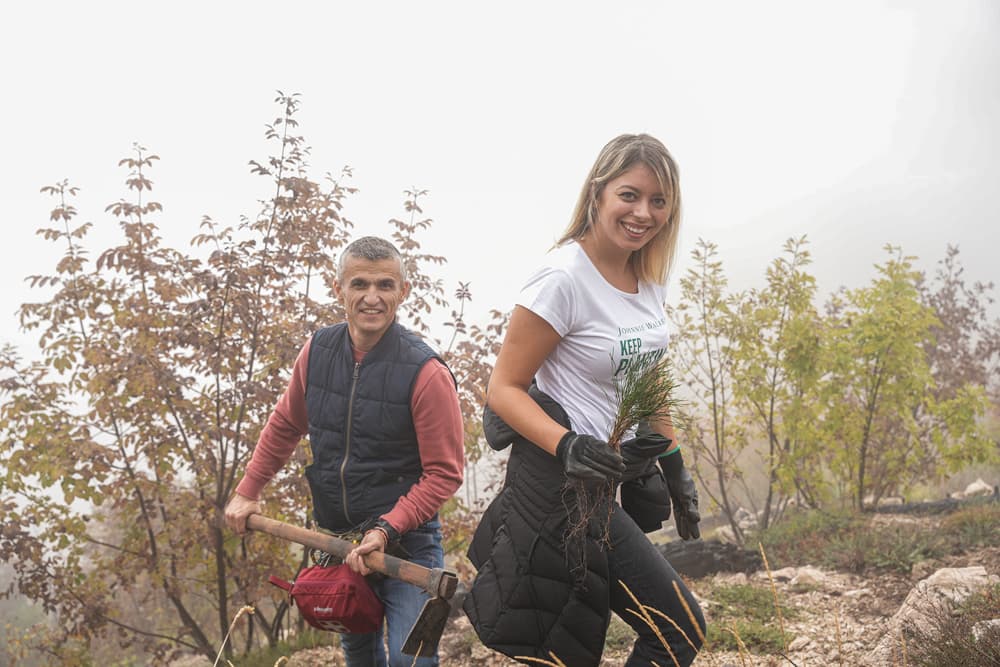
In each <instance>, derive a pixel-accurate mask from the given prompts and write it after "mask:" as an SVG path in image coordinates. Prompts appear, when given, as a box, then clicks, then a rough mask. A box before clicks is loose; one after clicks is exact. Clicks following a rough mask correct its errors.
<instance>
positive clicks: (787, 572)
mask: <svg viewBox="0 0 1000 667" xmlns="http://www.w3.org/2000/svg"><path fill="white" fill-rule="evenodd" d="M798 573H799V570H798V568H795V567H783V568H781V569H780V570H771V578H773V579H774V580H775V581H791V580H792V579H794V578H795V575H797V574H798ZM764 578H765V579H766V578H767V572H765V573H764Z"/></svg>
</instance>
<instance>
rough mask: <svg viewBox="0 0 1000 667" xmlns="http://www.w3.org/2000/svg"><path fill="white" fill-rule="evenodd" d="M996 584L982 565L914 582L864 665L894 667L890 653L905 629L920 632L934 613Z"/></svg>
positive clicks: (997, 579)
mask: <svg viewBox="0 0 1000 667" xmlns="http://www.w3.org/2000/svg"><path fill="white" fill-rule="evenodd" d="M998 582H1000V577H997V576H995V575H989V574H987V573H986V568H984V567H982V566H975V567H964V568H942V569H940V570H938V571H937V572H935V573H934V574H932V575H931V576H929V577H927V578H926V579H923V580H922V581H919V582H917V584H916V586H914V587H913V589H911V590H910V592H909V594H907V596H906V599H905V600H904V601H903V604H902V606H901V607H900V608H899V610H898V611H897V612H896V613H895V614H894V615H893V616H892V618H890V619H889V623H888V627H887V628H886V631H885V634H884V635H883V637H882V639H881V641H879V643H878V644H876V646H875V648H874V649H872V650H871V651H870V652H869V653H868V655H866V656H865V658H864V663H863V664H865V665H871V666H872V667H875V666H879V667H881V666H882V665H891V664H893V662H892V660H893V654H894V651H896V652H898V650H899V648H898V646H897V644H898V643H899V641H900V640H899V637H900V636H901V633H902V632H903V629H904V628H907V629H909V628H918V629H921V630H923V629H925V628H927V627H928V625H929V624H930V623H931V621H932V619H933V614H934V613H935V612H940V610H941V609H954V608H955V607H957V606H958V605H959V604H961V603H962V602H963V601H964V600H965V599H967V598H968V597H969V596H970V595H972V594H973V593H975V592H977V591H979V590H982V589H983V588H985V587H987V586H992V585H994V584H996V583H998Z"/></svg>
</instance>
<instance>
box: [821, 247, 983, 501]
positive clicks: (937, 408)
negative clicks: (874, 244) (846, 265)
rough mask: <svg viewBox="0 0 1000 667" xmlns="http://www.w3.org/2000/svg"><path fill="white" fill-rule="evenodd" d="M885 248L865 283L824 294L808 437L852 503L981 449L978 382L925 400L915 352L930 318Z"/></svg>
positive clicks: (924, 376)
mask: <svg viewBox="0 0 1000 667" xmlns="http://www.w3.org/2000/svg"><path fill="white" fill-rule="evenodd" d="M886 250H887V252H888V253H889V259H888V260H886V262H885V263H884V264H881V265H878V266H877V267H876V269H877V271H878V274H879V275H878V277H877V278H876V279H875V280H874V281H873V283H872V284H871V285H870V286H868V287H863V288H859V289H855V290H847V291H844V292H843V293H842V294H840V295H838V296H836V297H835V298H834V299H833V301H832V302H831V304H830V307H829V310H830V314H829V316H828V319H829V322H828V326H827V328H826V331H827V338H826V342H825V347H826V349H827V351H828V354H829V361H828V363H829V372H828V373H827V374H826V375H825V376H824V384H823V389H822V396H823V401H822V403H823V405H825V406H826V411H825V413H824V414H823V419H822V422H821V423H820V429H819V433H818V434H817V435H818V437H819V438H820V441H821V445H822V446H823V448H824V450H825V451H826V452H827V454H828V456H829V471H830V474H831V476H832V479H833V481H834V483H835V484H836V485H837V488H838V489H839V491H840V492H841V493H842V494H844V495H845V496H846V497H847V498H849V499H850V502H851V504H852V506H853V507H855V508H857V509H860V508H862V507H863V506H864V505H865V504H866V503H867V502H872V503H874V502H877V501H878V499H879V498H882V497H884V496H886V495H889V494H892V493H896V492H898V491H899V490H900V489H902V488H905V487H906V486H908V485H909V484H911V483H913V482H914V481H917V480H924V479H928V478H933V477H935V476H936V475H939V474H940V473H941V472H942V471H945V470H955V469H956V468H957V467H958V466H960V465H963V464H966V463H968V462H971V461H981V460H984V459H985V458H986V457H987V456H988V455H989V452H990V443H989V442H988V440H987V438H986V437H985V435H984V434H983V432H982V427H981V424H980V418H981V417H982V416H983V415H984V414H985V411H986V399H985V392H984V390H983V389H982V388H981V387H980V388H975V387H967V388H964V389H963V390H962V391H960V392H958V394H957V395H956V396H955V397H954V398H950V399H946V400H942V401H938V400H936V399H935V396H934V388H935V381H934V377H933V375H932V372H931V367H930V364H929V363H928V360H927V356H926V354H925V352H924V350H925V346H926V345H927V343H928V341H930V340H931V335H932V327H934V326H935V325H937V324H938V321H937V319H936V318H935V316H934V313H933V311H932V310H931V309H930V308H929V307H928V306H925V305H923V304H922V303H921V301H920V295H919V291H918V284H919V281H920V274H919V273H918V272H916V271H915V270H914V269H913V266H912V262H913V259H914V258H912V257H907V256H904V255H903V254H902V252H901V251H900V250H899V249H898V248H893V247H890V246H887V248H886ZM869 499H870V500H869Z"/></svg>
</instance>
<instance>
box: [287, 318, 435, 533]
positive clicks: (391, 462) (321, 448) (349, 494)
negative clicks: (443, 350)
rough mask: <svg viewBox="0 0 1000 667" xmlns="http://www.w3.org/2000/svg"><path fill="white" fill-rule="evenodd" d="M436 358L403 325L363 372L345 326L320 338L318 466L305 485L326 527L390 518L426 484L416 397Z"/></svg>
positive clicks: (311, 389) (314, 411)
mask: <svg viewBox="0 0 1000 667" xmlns="http://www.w3.org/2000/svg"><path fill="white" fill-rule="evenodd" d="M432 358H438V357H437V354H436V353H435V352H434V351H433V350H432V349H431V348H430V347H428V346H427V344H425V343H424V342H423V341H422V340H420V339H419V338H418V337H417V336H415V335H414V334H413V333H412V332H410V331H407V330H406V329H404V328H403V327H401V326H399V324H398V323H393V324H392V326H390V327H389V329H388V331H386V333H385V335H384V336H382V339H381V340H380V341H379V342H378V344H377V345H376V346H375V347H374V348H373V349H372V350H371V351H370V352H368V353H367V354H366V355H365V358H364V359H363V360H362V361H361V363H360V364H355V363H354V355H353V352H352V347H351V341H350V337H349V335H348V331H347V324H346V323H341V324H335V325H333V326H330V327H326V328H323V329H320V330H319V331H317V332H316V333H315V334H314V335H313V338H312V343H311V345H310V348H309V370H308V374H307V378H306V411H307V414H308V416H309V443H310V447H311V448H312V455H313V462H312V464H311V465H309V466H308V467H307V468H306V478H307V479H308V480H309V488H310V490H311V492H312V499H313V514H314V515H315V517H316V522H317V523H318V524H319V525H320V526H321V527H323V528H326V529H329V530H338V531H339V530H346V529H349V528H353V527H355V526H357V525H358V524H359V523H361V522H363V521H365V520H366V519H368V518H371V517H377V516H380V515H382V514H385V513H386V512H388V511H389V510H390V509H392V507H393V505H395V504H396V501H397V500H398V499H399V498H400V496H403V495H405V494H406V493H407V491H409V490H410V487H411V486H413V485H414V484H415V483H416V482H417V480H418V479H420V475H421V472H422V469H421V466H420V451H419V449H418V446H417V436H416V433H415V432H414V429H413V417H412V415H411V414H410V394H411V393H412V390H413V384H414V381H415V380H416V378H417V374H418V373H419V372H420V369H421V368H422V367H423V365H424V364H425V363H427V362H428V361H429V360H430V359H432Z"/></svg>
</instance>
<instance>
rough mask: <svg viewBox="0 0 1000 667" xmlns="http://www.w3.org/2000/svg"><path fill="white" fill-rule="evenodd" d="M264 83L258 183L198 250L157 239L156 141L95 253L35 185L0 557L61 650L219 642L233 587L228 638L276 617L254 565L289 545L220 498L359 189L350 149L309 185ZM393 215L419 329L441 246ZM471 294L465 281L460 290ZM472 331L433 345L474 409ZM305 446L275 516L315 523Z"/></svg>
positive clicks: (303, 151) (482, 347)
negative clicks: (243, 533) (236, 629)
mask: <svg viewBox="0 0 1000 667" xmlns="http://www.w3.org/2000/svg"><path fill="white" fill-rule="evenodd" d="M276 102H277V103H278V104H279V105H280V108H281V115H280V116H279V117H278V118H277V119H275V121H274V122H273V123H271V124H269V125H268V126H267V129H266V134H265V136H266V138H267V140H268V141H269V142H271V143H272V144H273V145H274V147H275V150H274V152H273V154H272V155H270V156H269V157H268V158H266V159H265V160H262V161H251V163H250V165H251V168H252V172H253V173H254V174H257V175H259V176H260V177H262V178H266V179H267V180H268V181H269V182H270V183H271V185H272V186H273V195H272V196H271V198H270V199H268V200H266V201H263V202H261V206H260V210H259V213H258V214H257V215H256V216H254V217H252V218H244V219H242V220H241V221H240V223H239V224H237V225H235V226H221V225H219V224H217V223H216V222H215V221H213V220H212V219H210V218H208V217H206V218H204V220H203V221H202V225H201V232H200V233H199V234H198V235H197V236H195V238H194V239H193V242H192V245H193V248H194V249H195V250H196V251H197V252H198V253H200V256H193V255H189V254H186V253H182V252H180V251H178V250H175V249H172V248H169V247H167V246H165V245H164V243H163V240H162V238H161V236H160V233H159V227H158V224H157V222H156V220H157V219H158V217H159V216H160V215H161V214H162V207H161V206H160V204H159V203H157V202H155V201H152V200H151V199H150V194H151V191H152V187H153V182H152V180H151V179H150V173H151V170H152V169H153V167H154V165H155V162H156V160H157V159H158V157H157V156H156V155H152V154H150V152H149V151H147V150H146V149H145V148H143V147H142V146H138V145H136V146H134V150H133V152H132V154H131V155H130V156H129V157H126V158H125V159H123V160H122V161H121V162H120V165H121V166H123V167H125V168H126V169H127V170H128V172H129V173H128V177H127V179H126V185H127V189H128V193H129V194H128V197H127V198H123V199H121V200H120V201H118V202H114V203H112V204H111V205H109V206H108V208H107V211H108V212H109V213H110V214H111V215H112V216H113V217H114V218H116V219H117V221H118V225H119V227H120V229H121V232H122V240H121V242H120V244H118V245H116V246H114V247H112V248H109V249H107V250H104V251H103V252H100V253H99V255H98V257H97V260H96V261H95V262H91V260H90V255H89V253H88V251H87V248H86V247H85V245H84V242H85V240H86V237H87V233H88V231H89V230H90V228H91V223H84V224H77V223H76V215H77V212H76V210H75V208H74V207H73V203H72V197H73V196H74V195H75V194H76V192H77V190H76V188H75V187H74V186H72V185H70V184H69V183H68V182H66V181H63V182H60V183H57V184H55V185H53V186H50V187H47V188H44V189H43V192H45V193H46V194H48V195H50V196H52V197H54V198H55V199H56V206H55V208H54V209H53V211H52V214H51V216H50V217H51V221H52V223H53V225H52V226H51V227H49V228H46V229H43V230H41V231H40V233H41V234H43V235H44V236H45V237H46V238H47V239H49V240H52V241H54V242H59V243H61V244H63V247H64V254H63V257H62V259H61V260H60V261H59V262H58V264H57V265H56V267H55V270H54V272H53V273H51V274H49V275H39V276H33V277H31V279H30V280H31V282H32V284H34V285H36V286H39V287H45V288H48V289H50V290H52V294H51V297H50V298H49V299H48V300H46V301H42V302H39V303H31V304H25V305H24V306H22V308H21V311H20V317H21V323H22V326H23V327H25V328H26V329H28V330H31V331H36V332H38V335H39V345H40V351H41V358H40V359H39V360H36V361H26V360H24V359H23V358H22V357H21V356H20V355H19V354H18V353H17V351H16V350H14V349H13V348H11V347H9V346H7V347H5V348H3V350H2V351H0V391H2V392H3V394H4V399H5V400H4V403H3V405H2V407H0V433H2V438H3V442H4V444H5V446H4V448H3V449H2V451H0V466H2V469H3V471H4V474H3V477H2V478H0V511H2V512H3V513H4V527H3V530H2V531H0V558H2V559H3V560H5V561H9V562H11V563H12V564H13V566H14V568H15V572H16V577H17V585H18V588H19V589H20V592H21V594H22V595H25V596H26V597H28V598H30V599H32V600H34V601H37V602H38V603H40V604H41V605H43V607H44V609H45V611H46V612H48V613H49V614H52V615H55V616H57V617H58V619H59V623H57V624H55V625H54V626H53V627H52V628H51V629H49V630H48V631H45V630H41V632H47V633H48V634H43V635H42V636H41V638H40V639H39V643H40V644H42V645H44V646H46V647H47V650H49V651H51V652H52V654H53V655H54V656H55V657H57V658H58V659H59V660H61V661H62V662H63V663H64V664H81V661H82V660H83V656H85V655H86V653H87V647H88V646H89V645H90V644H92V643H94V642H99V641H107V640H110V639H114V641H117V642H118V643H120V644H121V645H122V646H123V647H132V648H133V650H136V651H142V652H143V653H144V654H145V655H148V656H149V657H150V660H151V661H154V662H156V661H163V660H165V659H166V658H167V657H168V656H169V655H171V654H172V653H174V652H176V651H178V650H190V651H195V652H199V653H201V654H203V655H205V656H207V657H209V658H214V657H215V653H216V651H217V648H218V646H219V645H220V643H221V637H222V636H223V635H225V633H226V631H227V629H228V627H229V624H230V621H231V618H232V616H233V612H234V611H235V609H236V608H238V607H239V606H241V605H243V604H246V603H254V604H255V605H256V613H255V614H253V615H252V616H251V617H250V618H251V619H252V623H250V624H249V625H248V627H247V629H246V631H245V632H244V634H243V642H242V646H243V650H249V649H250V648H251V647H252V646H253V645H255V644H258V643H260V642H261V641H266V642H268V643H270V644H274V643H275V642H276V641H277V639H278V636H279V634H280V633H281V631H282V628H283V627H284V625H285V624H286V623H287V621H288V608H287V604H286V603H285V602H284V601H283V600H282V596H280V595H276V594H274V593H272V592H271V591H270V590H267V586H266V584H264V583H263V582H265V581H266V578H267V574H268V573H270V572H275V571H279V572H280V571H288V570H294V568H295V567H296V562H297V561H300V560H301V556H298V555H296V553H295V552H294V551H293V550H292V549H290V548H289V546H288V545H283V544H279V543H277V541H276V540H270V539H261V538H256V537H245V538H238V537H235V536H233V535H231V534H228V533H225V532H223V531H222V530H221V528H220V525H219V523H218V521H217V512H218V511H219V510H220V509H221V508H222V507H223V506H224V505H225V503H226V501H227V499H228V498H229V497H230V496H231V494H232V492H233V489H234V488H235V485H236V483H237V481H238V480H239V478H240V476H241V474H242V471H243V467H244V466H245V464H246V462H247V460H248V459H249V457H250V455H251V453H252V451H253V447H254V445H255V443H256V440H257V436H258V434H259V431H260V428H261V426H262V425H263V424H264V422H265V420H266V419H267V417H268V415H269V413H270V410H271V409H272V407H273V406H274V404H275V402H276V400H277V397H278V396H279V395H280V393H281V392H282V391H283V390H284V388H285V384H286V383H287V377H288V373H289V370H290V368H291V366H292V363H293V361H294V358H295V356H296V354H297V351H298V349H299V347H300V346H301V344H302V343H303V341H304V340H306V339H307V336H309V335H310V333H311V332H312V331H314V330H315V329H316V328H318V327H319V326H322V325H325V324H329V323H333V322H337V321H339V320H341V319H342V313H341V312H340V309H339V306H338V305H337V303H336V301H335V300H334V299H333V298H332V295H331V293H330V289H329V288H330V286H331V284H332V281H333V278H334V270H335V265H334V258H335V256H336V252H337V250H338V249H339V248H341V247H342V246H343V245H344V244H345V243H346V242H347V241H348V240H349V238H350V229H351V226H352V225H351V222H350V221H349V220H348V219H346V218H345V217H343V215H342V209H343V205H344V202H345V200H346V198H347V197H348V195H350V194H351V193H352V192H354V188H352V187H350V186H349V185H348V182H349V179H350V177H351V175H352V174H351V170H350V169H349V168H345V169H344V170H342V171H341V173H340V174H339V175H338V176H337V177H336V178H334V177H331V176H329V175H327V177H326V178H325V179H324V181H323V182H322V183H320V182H316V181H313V180H311V179H310V178H309V177H308V175H307V173H308V164H307V162H306V159H307V157H308V153H309V149H308V147H307V146H306V145H305V142H304V139H303V138H302V137H301V136H300V135H298V134H297V131H298V130H297V127H298V125H297V120H296V118H295V114H296V112H297V110H298V107H299V100H298V96H297V95H284V94H282V93H280V92H279V95H278V98H277V100H276ZM421 194H423V192H422V191H416V190H412V191H408V193H407V199H406V200H405V202H404V207H405V208H406V210H407V211H409V212H411V213H413V214H415V213H417V212H419V206H417V198H418V196H419V195H421ZM391 224H392V225H394V228H395V232H394V233H393V237H394V240H395V241H396V242H397V244H399V246H400V248H401V250H402V251H403V252H404V253H405V255H406V261H407V262H408V264H409V270H410V277H411V279H412V281H413V283H414V286H415V290H414V293H415V299H414V300H413V301H411V302H410V303H409V304H408V305H407V310H406V311H405V312H404V313H403V316H404V317H407V316H408V317H409V318H410V320H412V321H413V323H414V324H413V325H412V326H415V327H417V328H418V329H423V330H426V328H427V326H428V324H427V322H426V318H428V317H429V316H430V315H432V314H435V313H437V312H438V311H440V310H442V309H444V308H446V307H447V302H446V300H445V299H443V298H442V297H441V294H442V291H441V290H442V287H441V282H440V281H439V280H435V279H433V278H432V277H431V276H430V275H429V273H428V272H427V267H428V265H433V264H440V263H442V262H443V261H444V258H441V257H436V256H433V255H429V254H425V253H422V252H421V251H420V244H419V242H418V241H417V240H416V236H417V233H418V232H419V231H421V230H423V229H424V228H426V227H427V226H429V224H430V220H427V219H423V220H419V221H418V220H415V218H413V217H411V222H410V223H402V222H400V221H392V223H391ZM468 298H470V296H469V295H468V290H467V289H466V290H465V292H464V293H463V295H462V296H460V297H459V300H460V301H462V300H467V299H468ZM469 330H470V331H471V332H472V334H471V335H468V334H467V333H465V332H464V331H463V332H461V333H459V335H458V336H457V337H456V338H455V339H453V341H452V342H453V344H454V348H455V349H454V350H453V351H451V353H450V354H449V357H448V361H449V363H450V364H452V366H453V368H458V369H460V372H459V373H458V374H459V375H460V376H461V378H462V379H463V380H465V382H464V383H463V392H464V394H463V409H464V410H465V411H466V417H467V418H471V416H472V415H476V416H478V409H479V408H478V406H475V405H473V402H474V398H475V396H477V395H478V394H477V392H480V391H481V390H480V389H479V383H480V382H481V381H482V378H484V377H487V376H488V372H489V371H488V367H486V368H483V367H482V365H483V364H486V363H487V359H488V351H489V350H490V349H492V345H493V344H494V342H495V341H494V340H493V334H494V333H495V332H494V330H493V329H490V328H487V329H486V330H480V329H478V328H470V329H469ZM456 331H458V330H457V329H456ZM307 461H308V448H307V447H306V446H305V442H303V444H302V446H301V447H300V448H299V449H298V450H297V451H296V452H295V454H294V455H293V458H292V460H291V461H290V464H289V465H288V466H286V467H285V470H283V471H282V473H281V474H279V475H278V476H277V477H276V479H275V480H274V481H273V482H272V484H271V485H270V486H269V491H268V496H267V499H266V502H267V512H268V513H269V514H270V515H272V516H275V517H277V518H280V519H284V520H288V521H292V522H294V523H300V524H308V523H309V521H310V515H309V512H308V489H307V485H306V484H305V482H304V478H303V475H302V469H303V468H304V466H305V465H306V463H307ZM129 610H131V611H129ZM137 610H141V611H137ZM258 635H259V636H258Z"/></svg>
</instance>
